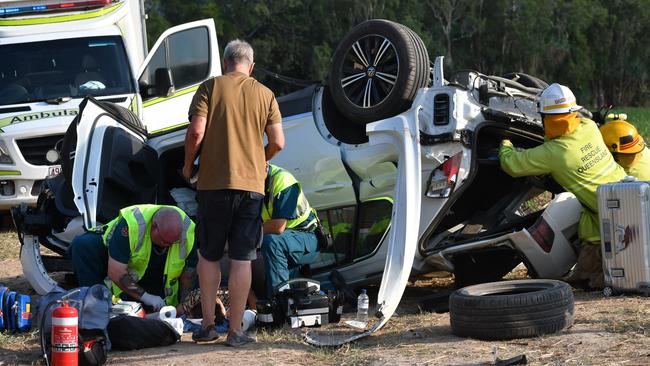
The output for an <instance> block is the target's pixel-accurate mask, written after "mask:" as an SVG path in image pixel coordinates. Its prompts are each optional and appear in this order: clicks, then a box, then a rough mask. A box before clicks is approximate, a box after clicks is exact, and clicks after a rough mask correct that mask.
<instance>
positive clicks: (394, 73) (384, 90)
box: [328, 19, 430, 124]
mask: <svg viewBox="0 0 650 366" xmlns="http://www.w3.org/2000/svg"><path fill="white" fill-rule="evenodd" d="M429 74H430V67H429V55H428V53H427V50H426V47H425V46H424V43H423V42H422V39H420V37H419V36H418V35H417V34H416V33H415V32H413V31H411V30H410V29H409V28H407V27H405V26H403V25H401V24H398V23H395V22H391V21H389V20H383V19H373V20H368V21H365V22H363V23H361V24H359V25H357V26H356V27H354V28H353V29H352V30H351V31H350V32H349V33H348V34H347V35H346V36H345V37H344V38H343V40H342V41H341V43H339V45H338V47H337V49H336V51H335V52H334V57H333V61H332V69H331V70H330V74H329V80H328V83H329V88H330V90H331V93H332V99H333V101H334V104H335V105H336V107H337V108H338V109H339V111H340V112H341V113H342V114H343V115H344V116H345V117H347V118H349V119H350V120H351V121H352V122H353V123H357V124H366V123H368V122H372V121H377V120H380V119H383V118H386V117H390V116H393V115H396V114H399V113H401V112H403V111H405V110H406V109H408V108H409V107H410V105H411V102H412V101H413V99H414V98H415V95H416V93H417V91H418V89H419V88H422V87H426V86H427V85H428V84H429Z"/></svg>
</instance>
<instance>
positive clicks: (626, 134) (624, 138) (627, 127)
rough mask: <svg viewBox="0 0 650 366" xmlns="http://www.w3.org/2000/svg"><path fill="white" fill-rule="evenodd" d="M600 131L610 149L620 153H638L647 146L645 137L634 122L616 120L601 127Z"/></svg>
mask: <svg viewBox="0 0 650 366" xmlns="http://www.w3.org/2000/svg"><path fill="white" fill-rule="evenodd" d="M600 133H601V134H602V135H603V140H604V141H605V145H607V148H608V149H609V151H611V152H613V153H619V154H637V153H640V152H641V151H642V150H643V148H644V147H645V142H644V141H643V137H641V135H639V132H638V131H637V130H636V127H634V126H633V125H632V124H630V123H628V122H626V121H623V120H620V119H619V120H616V121H611V122H608V123H606V124H604V125H603V126H601V127H600Z"/></svg>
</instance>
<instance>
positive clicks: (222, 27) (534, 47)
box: [145, 0, 650, 106]
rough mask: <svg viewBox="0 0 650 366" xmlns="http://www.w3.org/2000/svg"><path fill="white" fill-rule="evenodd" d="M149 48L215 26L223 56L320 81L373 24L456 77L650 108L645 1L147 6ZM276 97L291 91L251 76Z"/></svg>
mask: <svg viewBox="0 0 650 366" xmlns="http://www.w3.org/2000/svg"><path fill="white" fill-rule="evenodd" d="M145 3H146V6H147V12H148V15H149V20H148V22H147V30H148V33H149V42H150V43H149V44H150V45H151V44H153V41H155V39H156V38H157V36H158V35H159V34H160V33H162V32H163V31H164V30H165V29H166V28H167V27H169V26H171V25H176V24H180V23H184V22H188V21H192V20H198V19H203V18H209V17H212V18H214V20H215V23H216V25H217V32H218V38H219V42H220V46H221V47H222V48H223V46H225V44H226V43H227V42H228V41H230V40H232V39H234V38H242V39H245V40H247V41H248V42H250V43H251V44H252V45H253V48H254V49H255V61H256V63H257V64H258V65H259V66H261V67H263V68H264V69H267V70H270V71H273V72H277V73H279V74H282V75H286V76H289V77H292V78H297V79H306V80H324V79H325V78H326V76H327V73H328V72H329V67H330V62H331V56H332V54H333V53H334V50H335V49H336V46H337V45H338V42H339V41H340V39H341V38H342V37H343V36H344V35H345V33H346V32H347V31H349V30H350V29H351V28H352V27H353V26H355V25H356V24H358V23H360V22H362V21H364V20H366V19H371V18H385V19H390V20H394V21H397V22H400V23H402V24H405V25H406V26H408V27H410V28H411V29H413V30H414V31H415V32H416V33H418V34H419V35H420V37H421V38H422V39H423V41H424V42H425V44H426V45H427V49H428V51H429V55H430V57H431V58H432V59H434V58H435V56H438V55H444V56H446V59H447V68H446V70H447V76H450V75H451V73H453V72H454V70H460V69H465V68H473V69H479V70H480V71H481V72H484V73H489V74H496V75H500V74H504V73H508V72H514V71H518V72H526V73H529V74H533V75H536V76H539V77H541V78H543V79H545V80H547V81H549V82H560V83H563V84H566V85H567V86H569V87H570V88H572V90H573V91H574V92H575V93H576V94H577V96H578V101H579V102H580V103H581V104H583V105H593V106H597V105H601V104H603V103H610V104H616V105H643V104H647V102H646V101H647V100H650V88H649V87H648V86H647V85H650V84H649V83H648V81H649V80H648V78H650V68H649V67H648V63H647V62H646V60H648V59H650V47H649V46H650V41H648V39H647V34H650V0H572V1H561V0H424V1H416V0H367V1H355V0H239V1H234V0H219V1H217V0H195V1H191V2H189V1H183V0H164V1H163V0H146V1H145ZM255 76H256V77H257V78H258V79H260V80H261V81H262V82H264V83H266V84H268V85H269V86H270V87H271V88H272V89H274V90H275V91H276V92H278V94H282V93H286V92H290V91H293V90H296V89H297V87H296V86H292V85H290V84H286V83H280V82H278V81H276V80H273V79H270V78H269V77H268V76H267V75H266V74H262V73H258V74H256V75H255Z"/></svg>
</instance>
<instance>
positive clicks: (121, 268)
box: [108, 256, 145, 300]
mask: <svg viewBox="0 0 650 366" xmlns="http://www.w3.org/2000/svg"><path fill="white" fill-rule="evenodd" d="M108 278H110V279H111V281H113V283H114V284H115V285H117V287H119V288H120V289H122V291H124V292H126V293H127V294H128V295H129V296H131V297H132V298H134V299H136V300H141V299H142V295H144V294H145V291H144V289H143V288H142V287H140V286H139V285H138V284H137V283H135V280H134V279H133V278H132V277H131V275H129V272H128V270H127V265H126V264H125V263H120V262H118V261H116V260H115V259H113V258H112V257H110V256H109V257H108Z"/></svg>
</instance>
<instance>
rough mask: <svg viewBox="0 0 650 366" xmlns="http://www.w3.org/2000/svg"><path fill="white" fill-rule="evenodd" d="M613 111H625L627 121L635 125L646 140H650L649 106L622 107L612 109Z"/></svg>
mask: <svg viewBox="0 0 650 366" xmlns="http://www.w3.org/2000/svg"><path fill="white" fill-rule="evenodd" d="M612 112H613V113H626V114H627V120H628V122H630V123H632V124H633V125H635V126H636V128H637V130H639V133H640V134H641V135H642V136H643V138H644V139H645V140H646V142H650V108H643V107H622V108H614V109H612Z"/></svg>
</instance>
